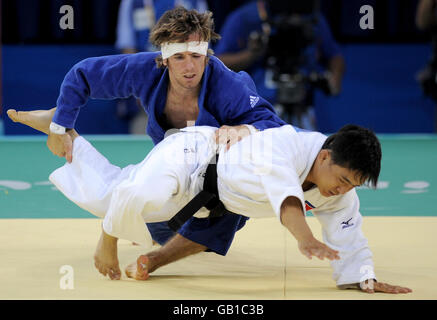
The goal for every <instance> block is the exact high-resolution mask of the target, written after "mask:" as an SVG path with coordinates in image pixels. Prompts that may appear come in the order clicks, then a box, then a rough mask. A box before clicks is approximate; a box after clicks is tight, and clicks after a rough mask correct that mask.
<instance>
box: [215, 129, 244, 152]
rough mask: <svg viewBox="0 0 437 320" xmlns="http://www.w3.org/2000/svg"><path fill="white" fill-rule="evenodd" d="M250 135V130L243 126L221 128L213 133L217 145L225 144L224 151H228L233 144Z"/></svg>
mask: <svg viewBox="0 0 437 320" xmlns="http://www.w3.org/2000/svg"><path fill="white" fill-rule="evenodd" d="M250 134H251V131H250V129H249V128H248V126H247V125H244V124H243V125H239V126H221V127H220V128H219V129H218V130H217V131H216V132H215V141H216V143H217V144H226V150H229V148H230V147H231V146H232V145H233V144H235V143H237V142H238V141H241V140H242V139H243V138H245V137H247V136H249V135H250Z"/></svg>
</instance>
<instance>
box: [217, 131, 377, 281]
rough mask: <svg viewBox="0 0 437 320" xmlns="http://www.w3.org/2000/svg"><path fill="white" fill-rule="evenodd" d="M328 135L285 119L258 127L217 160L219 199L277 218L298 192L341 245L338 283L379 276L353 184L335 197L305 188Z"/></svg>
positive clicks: (331, 242)
mask: <svg viewBox="0 0 437 320" xmlns="http://www.w3.org/2000/svg"><path fill="white" fill-rule="evenodd" d="M326 138H327V137H326V136H325V135H323V134H321V133H318V132H305V131H300V132H296V130H295V129H294V128H293V127H292V126H290V125H287V126H282V127H280V128H275V129H267V130H264V131H262V132H258V133H254V134H252V135H251V136H249V137H247V138H245V139H243V140H242V141H240V142H239V145H240V146H239V147H238V148H232V147H231V148H230V150H229V151H228V152H226V153H224V152H223V151H222V152H221V153H220V158H219V161H218V166H217V172H218V187H219V194H220V199H221V200H222V201H223V203H224V204H225V206H226V208H227V209H228V210H230V211H232V212H236V213H239V214H242V215H245V216H248V217H252V218H257V217H267V216H272V215H276V216H277V217H278V219H279V218H280V208H281V204H282V202H283V201H284V200H285V198H287V197H289V196H294V197H297V198H299V199H300V201H301V203H302V207H303V208H305V209H306V210H308V211H309V210H311V211H312V212H313V213H314V215H315V217H316V218H317V219H318V221H319V222H320V223H321V225H322V232H323V241H324V242H325V244H326V245H328V246H329V247H331V248H332V249H334V250H338V251H339V255H340V258H341V259H340V260H334V261H332V262H331V266H332V268H333V269H334V274H333V278H334V280H335V281H336V282H337V285H343V284H350V283H357V282H361V281H364V280H367V279H372V278H376V277H375V274H374V268H373V261H372V253H371V251H370V249H369V247H368V243H367V240H366V238H365V237H364V235H363V233H362V231H361V224H362V216H361V214H360V212H359V205H360V204H359V199H358V196H357V194H356V191H355V189H352V190H351V191H349V192H348V193H346V194H344V195H338V196H333V197H324V196H322V195H321V194H320V192H319V189H318V188H317V187H315V188H312V189H310V190H308V191H306V192H303V190H302V187H301V186H302V184H303V182H304V181H305V179H306V177H307V175H308V173H309V171H310V169H311V167H312V165H313V163H314V161H315V159H316V156H317V154H318V153H319V151H320V149H321V147H322V145H323V143H324V142H325V140H326Z"/></svg>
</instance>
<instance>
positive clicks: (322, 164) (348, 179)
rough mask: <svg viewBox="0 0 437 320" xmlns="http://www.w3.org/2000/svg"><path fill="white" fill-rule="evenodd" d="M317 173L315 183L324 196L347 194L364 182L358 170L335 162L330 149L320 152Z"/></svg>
mask: <svg viewBox="0 0 437 320" xmlns="http://www.w3.org/2000/svg"><path fill="white" fill-rule="evenodd" d="M315 173H316V174H315V178H316V179H315V180H316V181H314V183H315V184H316V185H317V187H318V188H319V191H320V193H321V194H322V195H323V196H324V197H332V196H336V195H340V194H345V193H346V192H349V191H350V190H351V189H353V188H354V187H358V186H360V185H361V184H362V182H361V181H360V175H358V174H357V172H356V171H353V170H351V169H348V168H344V167H341V166H339V165H336V164H334V163H333V161H332V159H331V153H330V152H329V151H328V150H322V151H321V152H320V154H319V158H318V162H317V169H316V171H315Z"/></svg>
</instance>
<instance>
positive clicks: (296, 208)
mask: <svg viewBox="0 0 437 320" xmlns="http://www.w3.org/2000/svg"><path fill="white" fill-rule="evenodd" d="M281 222H282V224H283V225H284V226H285V227H286V228H287V229H288V230H289V231H290V233H291V234H292V235H293V236H294V237H295V238H296V240H297V241H298V242H302V241H306V240H309V239H312V238H314V236H313V233H312V232H311V229H310V227H309V226H308V224H307V223H306V221H305V216H304V214H303V208H302V204H301V202H300V200H299V199H298V198H296V197H288V198H286V199H285V200H284V202H283V203H282V205H281Z"/></svg>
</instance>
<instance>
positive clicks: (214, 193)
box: [168, 154, 227, 231]
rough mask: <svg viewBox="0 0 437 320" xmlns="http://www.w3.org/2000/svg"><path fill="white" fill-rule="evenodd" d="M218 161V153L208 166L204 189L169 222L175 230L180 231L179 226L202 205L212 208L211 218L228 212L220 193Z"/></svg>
mask: <svg viewBox="0 0 437 320" xmlns="http://www.w3.org/2000/svg"><path fill="white" fill-rule="evenodd" d="M214 160H215V161H214ZM217 162H218V154H217V155H216V157H215V159H214V158H213V159H212V160H211V162H210V163H209V165H208V167H207V168H206V173H205V180H204V181H203V190H202V191H200V192H199V193H198V194H197V195H196V196H195V197H194V198H193V199H191V201H190V202H188V203H187V204H186V205H185V206H184V207H183V208H182V209H181V210H179V212H178V213H176V215H175V216H174V217H173V218H171V219H170V221H169V222H168V226H169V227H170V228H171V229H173V230H174V231H178V230H179V228H180V227H181V226H182V225H183V224H184V223H185V222H186V221H187V220H188V219H190V218H191V217H192V216H193V215H194V214H195V213H196V212H197V211H199V210H200V209H201V208H202V207H205V208H207V209H208V210H210V213H209V217H210V218H214V217H219V216H222V215H223V214H224V213H225V212H227V211H226V209H225V206H224V205H223V203H222V202H221V201H220V198H219V195H218V187H217Z"/></svg>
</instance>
